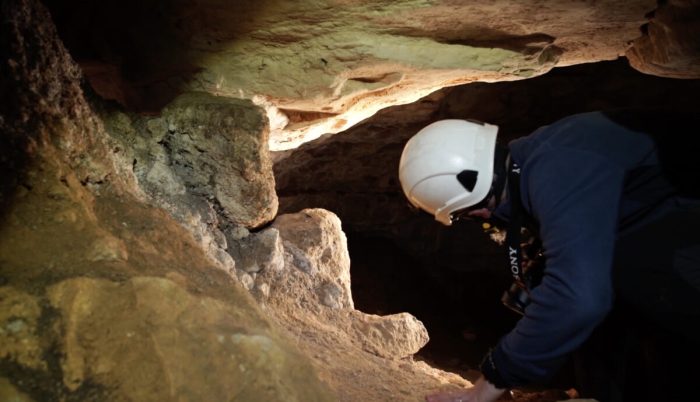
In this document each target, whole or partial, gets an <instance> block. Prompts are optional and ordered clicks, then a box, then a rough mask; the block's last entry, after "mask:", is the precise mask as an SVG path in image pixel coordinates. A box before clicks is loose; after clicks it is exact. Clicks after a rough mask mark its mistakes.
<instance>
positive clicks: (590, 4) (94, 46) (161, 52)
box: [47, 0, 698, 150]
mask: <svg viewBox="0 0 700 402" xmlns="http://www.w3.org/2000/svg"><path fill="white" fill-rule="evenodd" d="M47 1H48V4H49V6H50V8H51V10H52V12H53V14H54V16H55V18H56V19H57V21H58V23H59V27H60V28H61V33H62V35H63V37H64V38H65V40H66V42H67V44H68V47H69V48H70V49H71V50H72V52H73V54H74V55H75V56H76V58H77V59H78V61H79V62H80V64H81V66H83V68H84V70H85V71H86V74H87V76H88V78H89V79H90V82H91V83H92V85H93V86H94V87H95V88H96V90H97V91H98V92H99V93H100V94H101V95H102V96H103V97H106V98H109V99H115V100H117V101H119V102H120V103H122V104H123V105H125V106H126V107H127V108H128V109H130V110H139V111H149V112H159V111H160V109H161V108H162V107H163V106H164V105H166V104H168V103H169V102H170V101H171V100H172V99H173V98H174V97H176V96H178V95H179V94H180V93H182V92H191V91H202V92H208V93H211V94H214V95H219V96H226V97H235V98H246V99H251V100H254V101H255V102H256V103H258V104H259V105H261V106H263V107H265V109H266V111H267V114H268V117H269V119H270V122H271V123H270V147H271V149H273V150H284V149H292V148H295V147H296V146H298V145H300V144H302V143H304V142H307V141H310V140H313V139H315V138H318V137H319V136H320V135H323V134H326V133H337V132H341V131H344V130H346V129H348V128H349V127H352V126H354V125H355V124H356V123H358V122H360V121H362V120H363V119H365V118H367V117H369V116H371V115H372V114H374V113H375V112H377V111H378V110H380V109H383V108H386V107H388V106H392V105H397V104H406V103H410V102H413V101H416V100H418V99H420V98H422V97H424V96H426V95H427V94H429V93H431V92H433V91H436V90H438V89H440V88H443V87H446V86H454V85H460V84H465V83H469V82H475V81H480V82H494V81H503V80H517V79H523V78H530V77H534V76H537V75H540V74H543V73H546V72H547V71H549V70H550V69H551V68H552V67H557V66H558V67H563V66H569V65H575V64H580V63H587V62H595V61H602V60H613V59H616V58H618V57H619V56H621V55H624V54H628V55H629V56H630V58H632V55H639V56H638V57H635V58H633V60H635V61H634V63H633V65H634V66H635V67H637V68H639V69H641V70H642V71H652V72H653V73H656V74H664V73H669V72H670V73H671V75H674V76H675V75H677V74H680V73H678V71H680V70H683V71H685V74H686V76H688V77H690V76H692V75H693V74H694V76H695V77H697V72H696V71H695V69H694V67H693V66H694V65H695V64H697V63H695V60H696V56H697V52H696V50H697V48H698V40H697V37H698V35H693V33H696V28H693V27H694V26H697V24H696V22H697V20H698V8H697V6H696V5H695V3H696V2H692V1H677V2H662V3H663V4H662V5H661V6H660V7H659V11H658V12H657V13H656V15H655V16H654V17H653V18H652V19H651V22H649V20H648V18H647V17H645V16H646V15H651V14H649V13H652V12H653V11H654V10H655V9H656V8H657V4H656V2H655V1H653V0H635V1H624V2H620V1H616V0H604V1H578V0H551V1H547V2H542V1H539V0H498V1H492V2H488V3H483V2H473V1H454V0H430V1H428V0H402V1H387V0H382V1H377V0H352V1H349V0H322V1H318V0H305V1H294V2H289V1H282V0H262V1H261V0H257V1H251V0H245V1H236V2H230V1H225V0H168V1H161V2H158V3H157V4H147V3H143V2H140V1H137V0H127V1H123V0H121V1H118V0H99V1H84V0H47ZM666 3H669V4H666ZM93 22H95V23H93ZM646 23H648V25H647V27H648V28H649V29H648V32H649V35H643V33H642V32H640V27H642V26H644V25H645V24H646ZM662 43H663V44H662ZM666 44H668V46H666ZM630 46H631V48H630ZM665 65H668V66H671V67H669V69H665V68H664V67H663V66H665ZM676 65H677V67H673V66H676ZM686 67H687V69H686ZM671 70H675V71H676V73H672V72H671ZM691 72H693V73H691Z"/></svg>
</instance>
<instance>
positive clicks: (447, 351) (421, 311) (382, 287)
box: [347, 222, 519, 373]
mask: <svg viewBox="0 0 700 402" xmlns="http://www.w3.org/2000/svg"><path fill="white" fill-rule="evenodd" d="M462 224H463V225H469V224H473V225H476V223H474V222H465V223H462ZM347 237H348V248H349V250H350V253H351V260H352V265H351V275H352V293H353V299H354V301H355V308H357V309H358V310H361V311H363V312H366V313H370V314H377V315H386V314H393V313H399V312H404V311H405V312H409V313H411V314H413V315H414V316H416V317H417V318H418V319H419V320H421V321H422V322H423V324H424V325H425V326H426V328H427V329H428V333H429V335H430V341H429V342H428V344H427V345H426V346H425V347H424V348H423V349H421V351H420V352H419V353H418V355H417V356H418V357H419V358H423V359H425V360H427V361H430V362H432V363H434V364H436V365H438V366H440V367H444V368H447V369H450V370H453V371H458V372H464V373H465V372H467V371H469V370H474V369H477V368H478V365H479V362H480V360H481V359H482V357H483V356H484V354H485V353H486V352H487V350H488V349H489V348H490V347H493V345H494V344H495V342H496V341H497V340H498V338H499V337H500V336H502V335H504V334H505V333H506V332H508V330H509V329H510V328H511V327H512V326H513V325H514V323H515V322H516V321H517V319H518V318H519V317H518V316H517V314H515V313H514V312H512V311H510V310H508V309H506V308H505V307H504V306H503V305H502V304H501V302H500V295H501V294H502V293H503V291H504V290H505V289H506V287H507V286H508V285H509V284H510V275H509V274H508V272H507V267H506V265H505V257H504V256H501V255H500V254H498V253H494V254H492V255H491V257H490V260H491V261H490V263H487V264H484V265H486V266H485V267H484V268H482V269H477V270H459V268H458V265H459V264H457V265H454V264H447V263H445V262H441V261H440V259H432V258H431V259H423V258H416V257H415V256H412V255H411V254H410V253H408V252H407V251H405V250H403V249H402V248H401V247H399V246H397V245H396V244H395V243H394V242H393V241H392V240H390V239H386V238H382V237H379V236H373V235H368V234H365V233H362V232H352V231H349V232H347ZM465 242H466V241H465ZM501 257H503V258H501ZM472 263H473V261H469V260H468V258H465V261H464V265H469V264H472ZM455 268H457V269H455Z"/></svg>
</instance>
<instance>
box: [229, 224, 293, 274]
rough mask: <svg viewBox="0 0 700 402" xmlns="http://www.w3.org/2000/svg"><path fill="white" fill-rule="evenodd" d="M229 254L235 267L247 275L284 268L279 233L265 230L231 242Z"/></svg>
mask: <svg viewBox="0 0 700 402" xmlns="http://www.w3.org/2000/svg"><path fill="white" fill-rule="evenodd" d="M230 244H231V245H230V247H229V252H230V253H231V255H232V256H233V258H234V260H235V261H236V267H237V268H238V269H240V270H243V271H245V272H247V273H257V272H260V271H264V270H273V271H279V270H281V269H283V268H284V250H283V247H282V239H281V238H280V234H279V231H278V230H277V229H275V228H267V229H265V230H262V231H260V232H257V233H252V234H250V235H248V236H247V237H245V238H243V239H240V240H238V241H235V240H234V241H231V242H230Z"/></svg>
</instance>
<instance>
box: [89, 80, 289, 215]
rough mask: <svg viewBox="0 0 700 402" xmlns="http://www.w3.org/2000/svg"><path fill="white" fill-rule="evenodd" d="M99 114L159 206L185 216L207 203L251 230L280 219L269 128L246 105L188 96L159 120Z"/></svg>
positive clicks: (116, 113)
mask: <svg viewBox="0 0 700 402" xmlns="http://www.w3.org/2000/svg"><path fill="white" fill-rule="evenodd" d="M103 116H104V118H105V122H106V124H107V128H108V131H109V132H110V134H112V135H113V136H114V137H115V138H117V139H118V140H119V141H121V142H122V143H123V144H124V146H125V147H126V148H128V149H130V150H132V151H131V152H132V154H133V157H132V159H133V162H132V167H133V170H134V172H135V174H136V177H137V178H139V182H140V183H141V185H142V186H143V187H144V189H145V190H146V192H147V193H149V194H151V195H152V196H154V197H155V198H157V199H160V200H161V201H162V202H164V203H168V204H172V205H175V206H176V207H179V209H182V210H185V209H198V208H201V206H200V205H198V204H202V203H209V204H211V205H213V206H214V208H215V209H216V210H217V213H220V214H221V215H222V217H223V218H225V219H226V220H229V221H231V222H232V223H234V224H236V225H240V226H244V227H249V228H251V227H256V226H259V225H261V224H263V223H265V222H268V221H270V220H272V218H273V217H274V216H275V214H276V213H277V197H276V194H275V191H274V177H273V175H272V163H271V161H270V157H269V152H268V145H267V141H268V127H267V122H266V119H265V116H264V115H263V112H262V110H261V109H260V108H258V107H256V106H254V105H253V104H252V103H251V102H250V101H245V100H238V99H230V98H224V97H217V96H213V95H210V94H207V93H187V94H183V95H181V96H180V97H178V98H177V99H175V100H174V101H173V102H172V103H170V104H169V105H167V106H166V107H165V109H164V110H163V111H162V113H161V115H160V116H158V117H142V116H135V115H134V116H129V115H127V114H125V113H122V112H119V111H115V110H104V111H103ZM181 214H184V212H181Z"/></svg>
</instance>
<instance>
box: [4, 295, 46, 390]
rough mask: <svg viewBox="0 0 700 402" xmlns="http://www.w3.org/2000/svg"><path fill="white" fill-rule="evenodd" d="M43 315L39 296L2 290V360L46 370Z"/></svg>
mask: <svg viewBox="0 0 700 402" xmlns="http://www.w3.org/2000/svg"><path fill="white" fill-rule="evenodd" d="M40 316H41V307H40V306H39V300H38V299H37V298H36V297H33V296H32V295H30V294H28V293H25V292H22V291H19V290H17V289H15V288H13V287H11V286H3V287H0V359H8V360H10V361H13V362H15V363H17V364H20V365H23V366H26V367H29V368H32V369H35V370H39V369H43V370H45V369H46V362H45V361H44V358H43V354H44V352H45V342H44V341H42V339H41V333H40V331H38V329H37V326H38V325H37V324H38V321H39V318H40ZM1 399H2V398H0V400H1Z"/></svg>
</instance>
